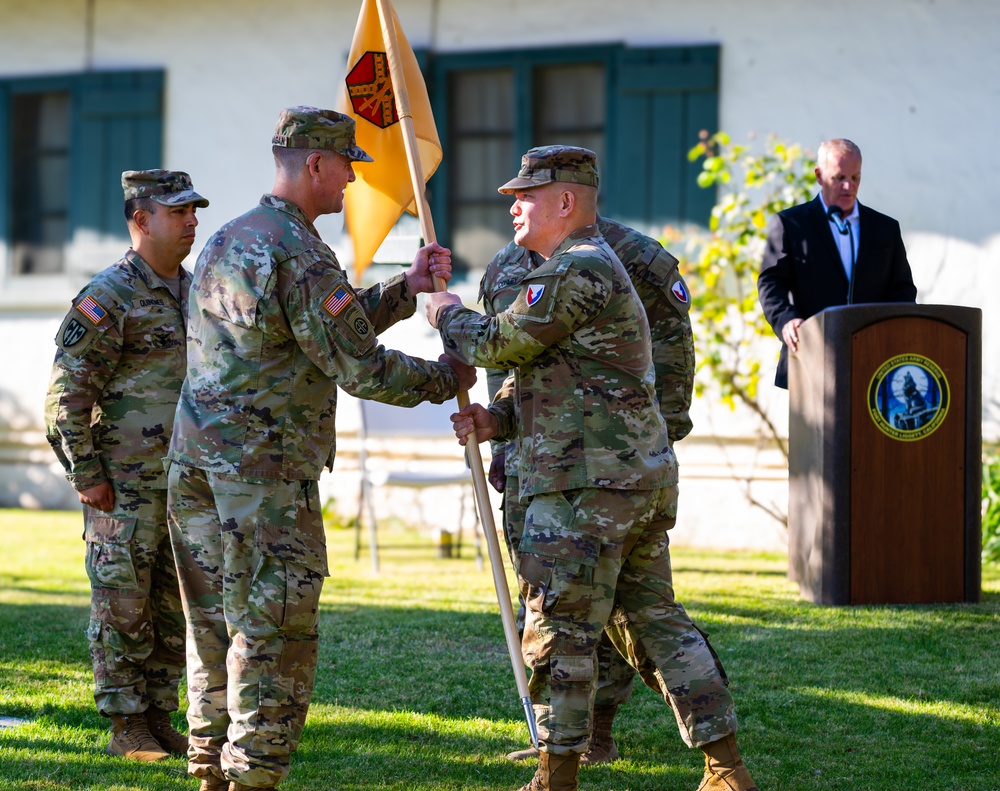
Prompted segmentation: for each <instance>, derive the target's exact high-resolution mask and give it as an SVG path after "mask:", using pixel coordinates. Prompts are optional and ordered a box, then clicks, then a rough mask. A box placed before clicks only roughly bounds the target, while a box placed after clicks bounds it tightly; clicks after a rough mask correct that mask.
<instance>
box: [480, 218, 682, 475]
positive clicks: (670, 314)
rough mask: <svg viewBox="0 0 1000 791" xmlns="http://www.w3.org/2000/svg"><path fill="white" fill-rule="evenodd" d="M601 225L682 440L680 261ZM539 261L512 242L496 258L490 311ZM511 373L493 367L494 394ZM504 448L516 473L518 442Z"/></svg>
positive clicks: (667, 412) (675, 436) (614, 225)
mask: <svg viewBox="0 0 1000 791" xmlns="http://www.w3.org/2000/svg"><path fill="white" fill-rule="evenodd" d="M597 227H598V229H599V230H600V232H601V235H603V236H604V239H605V240H606V241H607V243H608V244H609V245H610V246H611V249H612V250H614V251H615V255H617V256H618V259H619V260H620V261H621V262H622V264H623V265H624V267H625V271H627V272H628V274H629V277H630V278H631V279H632V285H633V287H634V288H635V290H636V293H637V294H638V295H639V299H640V300H641V301H642V304H643V307H644V308H645V309H646V319H647V320H648V321H649V334H650V338H651V340H652V342H653V368H654V371H655V374H656V394H657V397H658V399H659V402H660V413H661V414H662V415H663V419H664V420H665V421H666V422H667V431H668V433H669V435H670V441H671V442H676V441H678V440H681V439H684V437H686V436H687V435H688V434H689V433H690V432H691V428H692V423H691V417H690V414H689V410H690V408H691V396H692V390H693V387H694V337H693V335H692V333H691V319H690V318H689V317H688V310H689V308H690V305H691V296H690V292H689V291H688V289H687V284H686V283H685V282H684V278H682V277H681V274H680V272H679V271H678V270H677V264H678V261H677V259H676V258H674V257H673V256H672V255H670V253H668V252H667V251H666V250H664V249H663V247H662V246H661V245H660V243H659V242H657V241H655V240H654V239H651V238H650V237H648V236H645V235H643V234H641V233H639V232H638V231H636V230H633V229H632V228H629V227H628V226H627V225H622V224H621V223H619V222H615V221H614V220H608V219H605V218H603V217H601V218H598V223H597ZM539 260H540V259H539V258H538V256H537V255H535V254H533V253H531V252H529V251H528V250H526V249H524V248H523V247H519V246H518V245H517V244H515V243H514V242H511V243H510V244H508V245H507V246H506V247H504V248H503V249H502V250H501V251H500V252H499V253H497V254H496V255H495V256H494V257H493V260H492V261H490V263H489V265H488V266H487V267H486V273H485V274H484V275H483V279H482V281H481V282H480V284H479V298H480V300H481V301H482V303H483V310H484V311H485V312H486V314H487V315H489V316H495V315H496V314H497V313H500V312H502V311H504V310H506V309H507V308H508V307H509V306H510V304H511V303H512V302H513V301H514V299H515V297H517V295H518V293H520V290H521V288H520V286H521V281H522V280H523V279H524V276H525V275H526V274H527V273H528V272H530V271H532V270H533V269H535V268H536V267H537V266H538V261H539ZM507 374H508V372H507V371H501V370H497V369H495V368H492V369H490V370H489V371H487V374H486V382H487V385H488V387H489V392H490V397H494V396H496V395H497V393H498V392H500V389H501V387H502V385H503V382H504V379H505V377H506V376H507ZM501 450H504V451H505V453H506V457H507V458H506V471H507V474H508V475H516V474H517V472H516V464H517V441H516V440H511V441H510V442H507V443H502V442H494V443H493V452H494V454H496V453H499V452H500V451H501Z"/></svg>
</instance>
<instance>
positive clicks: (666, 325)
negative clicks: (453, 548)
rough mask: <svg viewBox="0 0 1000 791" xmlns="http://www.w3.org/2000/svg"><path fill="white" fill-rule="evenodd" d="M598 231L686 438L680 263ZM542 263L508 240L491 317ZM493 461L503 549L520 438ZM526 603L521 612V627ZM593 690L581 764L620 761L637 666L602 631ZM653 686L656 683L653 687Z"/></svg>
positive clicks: (492, 267) (512, 521)
mask: <svg viewBox="0 0 1000 791" xmlns="http://www.w3.org/2000/svg"><path fill="white" fill-rule="evenodd" d="M597 228H598V230H599V231H600V233H601V235H602V236H603V237H604V239H605V241H607V243H608V244H609V245H610V246H611V249H612V250H614V252H615V254H616V255H617V256H618V259H619V260H620V261H621V262H622V265H623V266H624V267H625V271H626V272H628V274H629V277H630V278H631V280H632V285H633V287H634V288H635V290H636V293H637V294H638V296H639V299H640V300H641V301H642V304H643V308H644V309H645V311H646V319H647V320H648V322H649V329H650V336H651V340H652V344H653V368H654V371H655V373H656V394H657V396H658V400H659V407H660V413H661V414H662V415H663V419H664V420H665V421H666V424H667V432H668V435H669V437H670V442H671V446H672V445H673V443H674V442H676V441H678V440H680V439H683V438H684V437H686V436H687V435H688V434H689V433H690V432H691V428H692V423H691V418H690V415H689V410H690V407H691V395H692V388H693V386H694V338H693V336H692V333H691V320H690V319H689V318H688V309H689V307H690V303H691V300H690V296H689V292H688V290H687V285H686V284H685V283H684V279H683V278H682V277H681V274H680V272H679V271H678V269H677V265H678V261H677V259H676V258H674V257H673V256H672V255H670V253H668V252H667V251H666V250H664V249H663V247H662V245H660V243H659V242H657V241H656V240H654V239H651V238H649V237H648V236H645V235H643V234H641V233H639V232H638V231H635V230H633V229H632V228H629V227H628V226H627V225H623V224H622V223H619V222H615V221H614V220H608V219H605V218H603V217H598V222H597ZM542 263H543V262H542V261H541V259H540V258H539V256H538V254H537V253H533V252H531V251H530V250H526V249H525V248H523V247H520V246H518V245H517V244H516V243H514V242H511V243H510V244H508V245H507V246H506V247H504V248H503V249H502V250H501V251H500V252H498V253H497V254H496V255H495V256H494V257H493V260H492V261H490V263H489V265H488V266H487V267H486V272H485V274H484V275H483V279H482V281H481V283H480V286H479V298H480V300H481V301H482V303H483V309H484V311H485V312H486V315H488V316H495V315H497V314H498V313H500V312H502V311H503V310H506V309H507V308H508V307H509V306H510V305H511V303H513V301H514V299H515V298H516V297H517V295H518V293H519V292H520V290H521V281H522V280H523V279H524V277H525V276H526V275H527V274H528V273H529V272H531V271H533V270H534V269H537V268H538V267H539V266H540V265H541V264H542ZM507 373H508V372H507V371H503V370H499V369H496V368H491V369H489V370H488V371H487V374H486V378H487V382H488V384H489V390H490V396H491V397H495V396H496V394H497V393H498V392H500V391H501V388H502V387H503V383H504V380H505V379H506V377H507ZM491 445H492V449H493V462H492V464H491V465H490V481H491V483H493V486H494V488H496V489H497V491H499V492H501V493H504V502H503V511H504V534H505V536H506V538H507V546H508V549H510V548H511V547H514V548H516V547H517V545H518V543H519V542H520V539H521V533H522V532H523V528H524V522H523V517H524V511H523V508H522V507H521V504H520V502H519V500H518V495H517V492H518V488H519V482H518V479H517V440H516V438H515V439H512V440H509V441H508V442H506V443H504V442H497V441H494V442H492V443H491ZM523 619H524V603H523V602H522V603H521V607H520V609H519V611H518V624H519V625H520V626H522V627H523V623H524V620H523ZM597 667H598V672H597V695H596V697H595V699H594V714H593V732H592V733H591V738H590V745H589V746H588V748H587V752H586V753H584V755H583V756H582V757H581V759H580V763H581V764H601V763H607V762H609V761H614V760H617V759H618V757H619V755H618V746H617V745H616V744H615V740H614V736H613V735H612V732H611V726H612V723H613V722H614V718H615V714H616V712H617V711H618V707H619V706H620V705H621V704H622V703H624V702H625V701H627V700H628V699H629V698H630V697H631V696H632V687H633V683H634V679H635V670H634V669H633V668H632V666H631V665H630V664H629V663H628V662H627V661H626V660H625V658H624V657H623V656H622V655H621V654H620V653H618V651H617V650H616V649H615V647H614V645H613V644H612V642H611V638H610V637H609V636H608V635H607V634H603V635H602V636H601V640H600V642H599V643H598V646H597ZM657 689H658V687H657ZM537 756H538V750H537V749H536V748H535V747H528V748H527V749H524V750H517V751H515V752H512V753H510V754H509V755H508V756H507V758H508V759H510V760H512V761H520V760H524V759H527V758H532V757H537Z"/></svg>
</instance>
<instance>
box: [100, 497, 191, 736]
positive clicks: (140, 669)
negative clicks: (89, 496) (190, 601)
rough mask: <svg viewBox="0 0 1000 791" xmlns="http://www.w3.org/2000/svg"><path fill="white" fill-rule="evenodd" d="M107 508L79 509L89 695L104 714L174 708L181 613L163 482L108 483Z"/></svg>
mask: <svg viewBox="0 0 1000 791" xmlns="http://www.w3.org/2000/svg"><path fill="white" fill-rule="evenodd" d="M112 486H113V487H114V490H115V507H114V510H113V511H112V512H111V513H104V512H103V511H98V510H97V509H95V508H90V507H89V506H84V508H83V524H84V534H83V537H84V539H85V540H86V542H87V561H86V562H87V576H89V577H90V624H89V625H88V627H87V637H88V639H89V640H90V656H91V659H92V661H93V665H94V700H95V701H96V702H97V710H98V711H99V712H100V713H101V714H102V715H104V716H105V717H107V716H109V715H111V714H136V713H138V712H141V711H145V710H146V708H147V707H148V706H155V707H156V708H158V709H163V710H164V711H176V710H177V685H178V684H179V682H180V679H181V675H182V674H183V672H184V613H183V611H182V610H181V602H180V598H179V594H178V591H177V571H176V569H175V567H174V555H173V552H172V551H171V548H170V538H169V536H168V534H167V491H166V489H125V488H122V487H120V486H118V485H117V484H116V483H114V482H112Z"/></svg>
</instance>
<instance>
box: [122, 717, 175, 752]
mask: <svg viewBox="0 0 1000 791" xmlns="http://www.w3.org/2000/svg"><path fill="white" fill-rule="evenodd" d="M108 754H109V755H121V756H124V757H125V758H132V759H133V760H136V761H147V762H149V761H161V760H163V759H164V758H169V757H170V755H169V754H168V753H167V751H166V750H164V749H163V748H162V747H160V745H159V743H158V742H157V741H156V739H154V738H153V736H152V734H151V733H150V732H149V726H148V725H147V724H146V715H145V714H112V715H111V742H110V743H109V744H108Z"/></svg>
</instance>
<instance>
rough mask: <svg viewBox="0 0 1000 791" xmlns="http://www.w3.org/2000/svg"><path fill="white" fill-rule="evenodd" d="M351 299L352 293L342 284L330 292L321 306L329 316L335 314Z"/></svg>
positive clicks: (352, 297)
mask: <svg viewBox="0 0 1000 791" xmlns="http://www.w3.org/2000/svg"><path fill="white" fill-rule="evenodd" d="M352 299H354V295H353V294H352V293H351V292H350V291H348V290H347V289H346V288H344V287H343V286H337V287H336V288H335V289H334V290H333V291H332V292H331V293H330V296H328V297H327V298H326V299H325V300H323V307H324V308H326V309H327V312H328V313H329V314H330V315H331V316H336V315H337V314H338V313H340V311H342V310H343V309H344V308H346V307H347V306H348V305H349V304H350V302H351V300H352Z"/></svg>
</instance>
